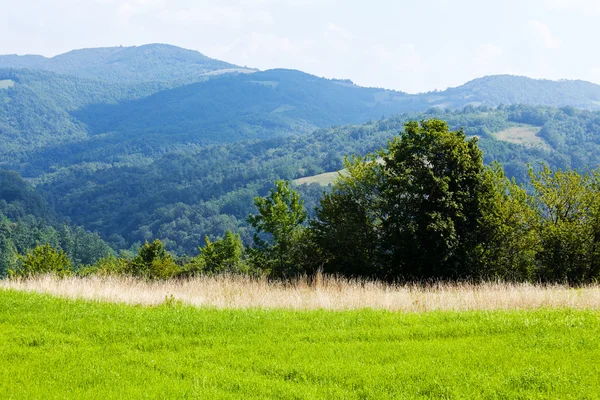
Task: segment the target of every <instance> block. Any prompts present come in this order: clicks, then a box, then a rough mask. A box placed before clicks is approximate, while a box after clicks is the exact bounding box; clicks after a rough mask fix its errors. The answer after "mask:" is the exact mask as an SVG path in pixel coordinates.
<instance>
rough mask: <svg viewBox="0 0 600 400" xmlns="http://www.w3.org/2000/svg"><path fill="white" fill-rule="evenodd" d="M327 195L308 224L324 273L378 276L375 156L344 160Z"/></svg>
mask: <svg viewBox="0 0 600 400" xmlns="http://www.w3.org/2000/svg"><path fill="white" fill-rule="evenodd" d="M344 167H345V171H344V173H343V174H340V176H339V177H338V179H337V181H336V182H335V184H334V185H333V188H332V191H331V192H330V193H325V194H324V195H323V197H322V198H321V201H320V206H319V207H318V208H317V211H316V213H317V215H316V217H317V218H316V219H314V220H312V221H311V223H310V229H311V232H312V236H313V238H314V243H315V246H314V248H313V250H312V252H311V253H312V254H314V253H318V252H319V251H320V252H321V253H322V254H321V257H322V258H323V260H322V267H323V270H324V272H328V273H343V274H344V275H346V276H363V277H378V276H381V275H382V269H383V265H382V261H383V260H381V254H380V250H381V223H382V221H383V218H384V216H383V215H382V211H383V210H382V208H381V201H382V199H381V193H380V192H379V188H380V187H381V186H382V185H381V182H380V181H381V179H382V178H383V174H382V173H383V170H382V167H381V165H380V164H379V163H377V161H376V158H375V155H372V156H367V157H353V158H352V159H349V158H346V160H345V162H344Z"/></svg>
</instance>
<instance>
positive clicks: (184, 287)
mask: <svg viewBox="0 0 600 400" xmlns="http://www.w3.org/2000/svg"><path fill="white" fill-rule="evenodd" d="M1 289H5V290H7V289H13V290H20V291H28V292H38V293H47V294H51V295H56V296H60V297H65V298H71V299H87V300H97V301H107V302H115V303H127V304H141V305H159V304H162V303H164V302H165V301H173V300H176V301H181V302H182V303H184V304H189V305H193V306H198V307H215V308H239V309H247V308H270V309H293V310H311V309H327V310H351V309H363V308H371V309H383V310H390V311H403V312H423V311H436V310H448V311H449V310H454V311H466V310H508V309H519V310H520V309H523V310H531V309H539V308H575V309H600V286H597V285H594V286H587V287H583V288H569V287H566V286H561V285H551V286H543V285H531V284H507V283H481V284H436V285H431V286H418V285H400V286H396V285H387V284H384V283H378V282H367V281H353V280H346V279H341V278H335V277H317V279H316V280H315V281H313V282H309V281H308V280H306V279H299V280H297V281H295V282H293V283H282V282H275V283H274V282H269V281H267V280H264V279H252V278H247V277H236V276H218V277H200V278H194V279H190V280H184V281H168V282H149V281H144V280H139V279H133V278H120V277H119V278H117V277H88V278H76V277H70V278H65V279H58V278H55V277H52V276H41V277H37V278H32V279H27V280H4V281H0V290H1ZM168 299H169V300H168Z"/></svg>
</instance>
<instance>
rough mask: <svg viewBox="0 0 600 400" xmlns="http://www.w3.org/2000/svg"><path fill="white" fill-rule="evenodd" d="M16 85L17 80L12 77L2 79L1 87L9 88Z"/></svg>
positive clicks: (0, 81)
mask: <svg viewBox="0 0 600 400" xmlns="http://www.w3.org/2000/svg"><path fill="white" fill-rule="evenodd" d="M13 86H15V81H13V80H11V79H4V80H0V89H8V88H10V87H13Z"/></svg>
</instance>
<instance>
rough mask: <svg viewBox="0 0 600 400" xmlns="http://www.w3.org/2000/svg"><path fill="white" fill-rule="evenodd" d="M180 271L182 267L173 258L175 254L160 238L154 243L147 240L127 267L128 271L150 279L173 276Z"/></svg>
mask: <svg viewBox="0 0 600 400" xmlns="http://www.w3.org/2000/svg"><path fill="white" fill-rule="evenodd" d="M179 272H181V269H180V268H179V266H178V265H177V264H176V263H175V261H174V260H173V256H171V255H170V254H169V253H168V252H167V250H166V249H165V246H164V244H163V243H162V242H161V241H160V240H158V239H156V240H154V241H153V242H152V243H148V242H145V243H144V244H143V245H142V247H140V249H139V251H138V255H137V256H136V257H135V258H134V259H133V260H131V261H130V262H129V265H128V268H127V273H129V274H131V275H133V276H139V277H144V278H149V279H167V278H172V277H174V276H176V275H177V274H178V273H179Z"/></svg>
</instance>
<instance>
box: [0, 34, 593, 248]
mask: <svg viewBox="0 0 600 400" xmlns="http://www.w3.org/2000/svg"><path fill="white" fill-rule="evenodd" d="M2 66H3V67H4V68H0V169H12V170H16V171H17V172H18V173H20V174H21V175H22V176H24V177H26V181H28V183H31V184H33V185H35V187H36V188H35V192H31V191H23V190H21V189H23V188H26V186H23V185H21V184H15V182H17V181H18V180H16V178H15V175H7V176H8V177H10V178H11V179H12V181H11V180H8V179H5V180H0V194H2V196H5V197H6V198H10V199H12V200H11V202H6V201H5V203H6V204H3V207H4V206H7V207H8V208H6V207H5V208H6V210H9V208H10V210H12V211H10V212H11V213H13V214H14V215H17V214H18V213H17V214H15V208H14V207H13V205H14V204H16V203H15V202H21V205H22V204H25V203H24V201H23V200H19V199H20V197H19V196H20V195H16V194H15V193H17V194H18V193H25V194H26V195H27V196H25V198H28V199H33V198H34V197H35V196H33V194H35V195H36V196H39V195H40V194H41V195H43V199H44V201H47V202H48V203H49V204H50V207H51V208H53V209H54V210H56V212H57V214H58V218H67V219H69V220H71V221H72V222H73V223H75V224H78V225H83V226H84V227H85V229H89V230H94V231H98V232H100V233H101V234H102V236H103V238H104V239H106V240H108V241H110V243H111V244H112V245H113V246H114V247H115V248H127V247H129V246H130V245H132V244H135V243H136V242H140V241H143V240H146V239H148V240H149V239H152V238H153V237H159V238H161V239H165V243H166V244H167V245H168V246H169V248H170V249H173V250H176V251H177V252H179V253H192V252H193V251H194V249H195V248H196V246H197V245H198V244H199V243H200V242H201V240H202V239H203V235H204V234H209V235H213V236H214V235H219V234H222V233H223V232H224V231H225V230H226V229H233V230H237V231H239V232H240V233H242V235H243V236H244V238H245V239H246V240H248V239H249V235H248V234H247V231H246V228H247V226H246V223H245V217H246V216H247V214H248V213H249V212H251V211H252V207H253V203H252V199H253V197H254V196H256V195H263V194H265V193H266V192H267V191H268V189H269V188H270V186H271V185H272V182H273V181H274V180H276V179H279V178H282V179H290V180H291V179H297V178H302V177H308V176H314V175H318V174H321V173H327V172H333V171H336V170H339V169H340V168H342V159H343V157H344V156H345V155H346V154H365V153H366V152H369V151H373V150H375V149H378V148H380V147H381V146H383V145H385V144H386V142H387V140H388V139H389V138H391V137H392V136H393V135H395V134H398V133H399V132H400V131H401V129H402V126H403V123H404V122H405V121H407V120H409V119H423V118H431V117H437V118H441V119H444V120H447V121H449V123H450V125H451V127H452V129H457V128H460V127H464V128H465V130H466V132H467V133H468V134H469V135H477V136H478V137H480V138H481V146H482V147H483V149H484V150H485V153H486V162H491V161H492V160H499V161H500V162H502V163H503V165H504V167H505V169H506V171H507V173H508V174H509V175H510V176H514V177H516V178H517V179H521V178H523V177H524V176H526V174H527V167H526V165H527V163H533V164H536V163H538V162H539V161H544V162H546V163H548V164H549V165H551V166H552V167H574V168H583V167H585V166H595V165H597V164H598V163H600V113H599V112H596V111H593V110H598V109H600V106H599V105H600V86H598V85H594V84H591V83H588V82H583V81H558V82H554V81H546V80H534V79H529V78H525V77H516V76H508V75H501V76H489V77H484V78H481V79H476V80H474V81H471V82H468V83H466V84H465V85H462V86H459V87H456V88H450V89H447V90H444V91H441V92H430V93H422V94H416V95H409V94H406V93H402V92H398V91H392V90H385V89H377V88H365V87H360V86H357V85H354V84H353V83H352V82H350V81H347V80H335V79H324V78H319V77H316V76H313V75H309V74H305V73H302V72H300V71H294V70H283V69H278V70H268V71H252V72H253V73H251V74H241V73H238V72H240V70H239V69H238V68H237V67H235V66H231V65H230V64H227V63H223V62H220V61H216V60H211V59H208V58H207V57H205V56H203V55H201V54H200V53H197V52H192V51H188V50H184V49H179V48H175V47H173V46H166V45H148V46H141V47H133V48H108V49H87V50H77V51H73V52H70V53H67V54H65V55H61V56H57V57H54V58H52V59H46V58H44V57H40V56H23V57H18V56H6V57H0V67H2ZM229 72H233V73H229ZM384 116H385V117H387V119H386V118H384ZM390 116H392V117H390ZM19 179H20V178H19ZM11 182H12V183H11ZM17 183H18V182H17ZM4 186H5V187H7V188H8V189H7V190H6V191H2V187H4ZM15 188H17V189H18V190H17V191H15ZM19 188H21V189H19ZM28 190H29V189H28ZM31 190H33V189H31ZM300 190H301V191H302V193H303V195H304V197H305V198H306V199H307V205H308V208H309V209H312V208H313V206H314V204H315V203H316V200H317V199H318V197H319V194H320V193H322V191H323V188H322V187H320V186H318V185H307V186H302V187H301V189H300ZM21 197H22V196H21ZM27 201H28V202H29V203H27V204H30V203H31V205H32V207H33V209H34V210H38V209H39V210H41V212H43V213H46V211H47V209H46V208H44V207H45V206H43V204H45V203H43V202H42V203H40V202H39V201H38V200H35V201H34V200H31V201H29V200H27ZM15 207H16V206H15ZM19 207H20V206H19ZM6 212H9V211H6ZM21 214H22V213H21ZM29 214H31V215H36V214H38V215H40V216H41V218H42V219H45V217H44V216H43V214H41V213H38V212H37V211H36V212H33V213H30V212H29V211H27V215H29ZM11 215H12V214H11ZM19 215H20V214H19ZM48 215H50V214H48Z"/></svg>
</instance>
